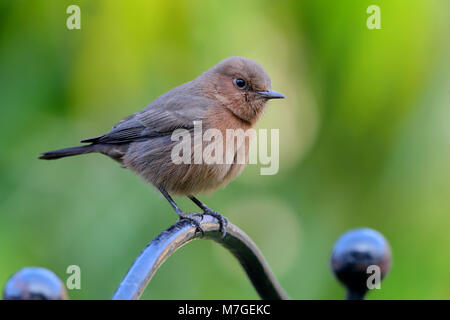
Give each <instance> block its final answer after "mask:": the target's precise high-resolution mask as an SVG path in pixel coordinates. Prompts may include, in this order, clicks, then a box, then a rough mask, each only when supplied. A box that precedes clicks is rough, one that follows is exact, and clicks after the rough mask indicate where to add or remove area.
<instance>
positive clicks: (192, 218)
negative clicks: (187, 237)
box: [178, 213, 205, 237]
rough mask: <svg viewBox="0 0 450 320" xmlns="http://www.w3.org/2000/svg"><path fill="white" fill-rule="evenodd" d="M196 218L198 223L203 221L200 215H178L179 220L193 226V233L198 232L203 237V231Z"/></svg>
mask: <svg viewBox="0 0 450 320" xmlns="http://www.w3.org/2000/svg"><path fill="white" fill-rule="evenodd" d="M196 217H200V221H202V220H203V214H202V213H178V218H179V220H188V221H191V222H192V223H193V224H194V225H195V232H197V231H200V232H201V234H202V237H203V236H204V235H205V230H204V229H203V227H202V226H201V224H200V222H199V221H198V220H197V219H196Z"/></svg>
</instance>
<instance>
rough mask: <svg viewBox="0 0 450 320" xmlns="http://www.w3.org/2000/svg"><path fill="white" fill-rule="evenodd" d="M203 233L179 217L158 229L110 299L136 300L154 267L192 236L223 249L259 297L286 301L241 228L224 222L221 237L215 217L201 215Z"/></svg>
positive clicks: (258, 252)
mask: <svg viewBox="0 0 450 320" xmlns="http://www.w3.org/2000/svg"><path fill="white" fill-rule="evenodd" d="M201 226H202V228H203V229H204V231H205V234H204V236H203V237H202V235H201V234H200V233H199V232H197V233H196V232H195V226H194V224H193V222H192V221H187V220H180V221H178V222H177V223H175V224H174V225H172V226H170V227H169V228H168V229H166V230H165V231H163V232H161V233H160V234H159V235H158V236H157V237H156V238H155V239H154V240H153V241H151V242H150V243H149V244H148V245H147V247H145V248H144V250H142V252H141V253H140V255H139V256H138V257H137V258H136V260H135V261H134V263H133V265H132V266H131V268H130V270H128V273H127V274H126V275H125V277H124V279H123V280H122V282H121V283H120V285H119V287H118V288H117V290H116V292H115V293H114V295H113V296H112V299H113V300H136V299H139V298H140V297H141V295H142V293H143V292H144V290H145V288H146V287H147V285H148V283H149V282H150V280H151V278H152V277H153V275H154V274H155V273H156V271H157V270H158V268H159V267H160V266H161V265H162V264H163V263H164V261H166V260H167V258H169V257H170V256H171V255H172V254H173V253H174V252H175V251H177V250H178V249H179V248H181V247H182V246H183V245H185V244H187V243H188V242H190V241H192V240H195V239H210V240H214V241H215V242H217V243H219V244H221V245H222V246H224V247H225V248H227V249H228V250H229V251H230V252H231V253H232V254H233V255H234V256H235V257H236V259H237V260H238V261H239V263H240V264H241V266H242V267H243V268H244V270H245V272H246V273H247V276H248V277H249V279H250V281H251V282H252V284H253V286H254V288H255V290H256V291H257V292H258V294H259V296H260V297H261V298H262V299H271V300H281V299H282V300H286V299H289V297H288V295H287V294H286V293H285V292H284V290H283V289H282V288H281V286H280V284H279V283H278V281H277V280H276V278H275V276H274V274H273V272H272V271H271V270H270V267H269V265H268V264H267V262H266V260H265V259H264V257H263V255H262V253H261V251H260V250H259V249H258V247H257V246H256V244H255V243H254V242H253V241H252V240H251V239H250V237H249V236H248V235H246V234H245V233H244V232H243V231H242V230H241V229H239V228H238V227H236V226H235V225H233V224H232V223H228V226H227V234H226V236H225V237H224V238H222V234H221V233H220V232H219V224H218V222H217V220H216V219H215V218H213V217H211V216H208V215H205V216H204V217H203V220H202V221H201Z"/></svg>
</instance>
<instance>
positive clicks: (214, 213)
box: [188, 195, 228, 238]
mask: <svg viewBox="0 0 450 320" xmlns="http://www.w3.org/2000/svg"><path fill="white" fill-rule="evenodd" d="M188 198H189V199H191V200H192V201H193V202H194V203H195V204H196V205H197V206H198V207H199V208H200V209H202V210H203V214H207V215H210V216H213V217H214V218H216V219H217V220H219V226H220V229H219V230H220V232H222V238H223V237H225V235H226V234H227V224H228V220H227V218H225V217H224V216H222V215H221V214H220V213H218V212H217V211H214V210H212V209H210V208H208V207H207V206H206V205H205V204H204V203H203V202H201V201H200V200H198V199H197V198H196V197H194V196H192V195H190V196H188Z"/></svg>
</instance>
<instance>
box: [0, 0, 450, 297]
mask: <svg viewBox="0 0 450 320" xmlns="http://www.w3.org/2000/svg"><path fill="white" fill-rule="evenodd" d="M71 4H77V5H79V6H80V8H81V27H82V28H81V30H68V29H67V28H66V19H67V17H68V14H66V8H67V7H68V6H69V5H71ZM371 4H377V5H379V6H380V8H381V26H382V29H381V30H369V29H368V28H367V27H366V20H367V18H368V16H369V15H368V14H367V13H366V9H367V7H368V6H369V5H371ZM449 26H450V3H449V1H446V0H441V1H439V0H432V1H425V0H423V1H413V0H408V1H406V0H404V1H401V0H396V1H387V0H385V1H380V0H370V1H363V0H355V1H331V0H330V1H317V0H310V1H297V0H292V1H268V0H267V1H234V0H233V1H144V0H143V1H107V0H103V1H100V0H98V1H76V0H70V1H68V0H61V1H53V0H41V1H35V0H33V1H31V0H26V1H25V0H2V1H1V2H0V101H1V116H0V145H1V149H0V150H1V157H0V288H2V287H3V285H4V283H5V282H6V280H7V279H8V277H9V276H10V275H11V274H13V273H14V272H15V271H17V270H18V269H20V268H22V267H24V266H43V267H46V268H49V269H51V270H53V271H54V272H55V273H56V274H58V275H59V276H60V277H61V278H62V279H64V280H65V279H67V277H68V275H67V274H66V273H65V271H66V268H67V266H68V265H71V264H76V265H79V266H80V267H81V273H82V279H81V280H82V281H81V290H72V291H70V292H69V295H70V296H71V298H72V299H94V298H96V299H106V298H110V297H111V295H112V294H113V292H114V290H115V288H116V287H117V286H118V284H119V282H120V281H121V279H122V277H123V276H124V274H125V273H126V271H127V270H128V268H129V267H130V265H131V263H132V262H133V260H134V258H135V257H136V256H137V254H138V253H139V252H140V251H141V250H142V249H143V248H144V246H145V245H146V244H147V243H148V242H149V241H150V240H151V239H152V238H154V237H155V236H156V235H157V234H158V233H159V232H160V231H162V230H163V229H165V228H166V227H168V226H169V225H170V224H172V223H174V222H175V220H176V216H175V214H174V213H173V212H172V210H171V208H170V207H169V205H168V203H167V202H166V201H165V200H164V199H163V198H162V196H160V195H159V194H158V193H157V192H155V191H154V190H153V189H152V188H151V187H150V186H148V185H147V184H145V183H144V182H143V181H142V180H141V179H140V178H138V177H136V176H135V175H133V174H132V173H131V172H129V171H127V170H123V169H121V168H120V167H119V166H118V165H117V163H115V162H113V161H111V160H110V159H108V158H106V157H104V156H102V155H89V156H84V157H76V158H70V159H64V160H59V161H55V162H45V161H38V160H37V156H38V155H39V153H41V152H43V151H48V150H51V149H56V148H60V147H66V146H72V145H77V143H78V141H79V140H81V139H82V138H87V137H91V136H95V135H98V134H102V133H104V132H106V131H108V130H109V129H110V128H111V126H112V125H113V124H115V123H116V122H117V121H118V120H120V119H122V118H123V117H125V116H127V115H129V114H131V113H134V112H136V111H138V110H140V109H142V108H143V107H144V106H145V105H146V104H147V103H148V102H150V101H151V100H153V99H154V98H156V97H157V96H159V95H160V94H162V93H164V92H165V91H167V90H169V89H171V88H172V87H174V86H176V85H178V84H181V83H183V82H186V81H188V80H191V79H193V78H194V77H196V76H197V75H199V74H200V73H201V72H203V71H204V70H206V69H208V68H210V67H212V66H213V65H214V64H216V63H217V62H218V61H220V60H222V59H223V58H226V57H228V56H231V55H241V56H244V57H248V58H251V59H254V60H256V61H258V62H260V63H261V64H262V65H263V66H264V67H265V69H266V70H267V72H268V73H269V74H270V76H271V78H272V83H273V89H274V90H277V91H280V92H283V93H284V94H285V95H286V96H287V97H288V99H287V100H285V101H274V102H271V103H270V105H269V108H268V110H267V112H266V114H265V115H264V117H263V119H262V121H261V122H260V123H259V125H258V128H267V129H271V128H274V129H280V170H279V173H278V174H277V175H274V176H261V175H259V167H258V166H257V165H253V166H249V167H248V168H247V169H246V170H245V171H244V173H243V174H242V175H241V176H240V177H239V178H238V179H236V180H235V181H234V182H232V183H231V184H230V185H229V186H227V187H226V188H224V189H223V190H220V191H219V192H217V193H215V194H213V195H206V196H203V197H200V199H202V200H204V201H205V202H206V203H207V204H208V205H209V206H210V207H212V208H215V209H216V210H218V211H219V212H221V213H223V214H224V215H225V216H227V217H228V218H229V219H230V220H231V221H232V222H233V223H235V224H237V225H238V226H240V227H241V228H242V229H243V230H245V231H246V232H247V233H248V234H249V235H250V236H251V237H252V238H253V239H254V240H255V242H256V243H257V244H258V246H259V247H260V249H261V250H262V252H263V253H264V254H265V256H266V258H267V259H268V261H269V264H270V265H271V266H272V268H273V270H274V272H275V274H276V275H277V277H278V278H279V280H280V282H281V284H282V285H283V286H284V287H285V289H286V291H287V292H288V293H289V294H290V295H291V296H292V297H293V298H297V299H341V298H343V297H344V290H343V288H342V287H341V286H340V285H339V284H338V283H337V282H336V281H335V279H334V278H333V275H332V274H331V272H330V267H329V256H330V253H331V250H332V247H333V243H334V242H335V240H336V239H337V238H338V237H339V236H340V235H341V234H342V233H343V232H345V231H347V230H349V229H353V228H356V227H361V226H367V227H371V228H375V229H377V230H379V231H380V232H382V233H383V234H384V235H385V236H386V237H387V239H388V240H389V242H390V244H391V246H392V250H393V267H392V271H391V273H390V274H389V275H388V276H387V278H386V279H385V281H384V282H383V284H382V290H378V291H374V292H371V293H370V294H369V296H368V297H369V298H371V299H449V298H450V277H449V270H450V252H449V245H450V232H449V228H450V125H449V124H450V38H449V32H450V28H449ZM178 202H179V204H180V205H181V206H182V207H183V208H185V209H186V210H194V209H195V207H194V206H193V205H192V204H191V203H190V201H188V200H185V199H178ZM143 298H145V299H166V298H167V299H184V298H189V299H204V298H205V299H206V298H208V299H253V298H257V295H256V293H255V292H254V290H253V288H252V286H251V284H250V282H249V281H248V280H247V279H246V276H245V274H244V272H243V271H242V270H241V268H240V266H239V264H238V263H237V262H236V261H235V260H234V258H233V257H232V256H231V255H230V254H229V253H227V252H226V251H225V250H224V249H222V248H221V247H219V246H218V245H216V244H215V243H211V242H208V241H196V242H194V243H191V244H190V245H188V246H186V247H184V248H182V249H181V250H180V251H179V252H177V253H176V254H175V255H174V256H172V257H171V258H170V259H169V260H168V261H167V262H166V264H165V265H163V267H162V268H161V269H160V270H159V272H158V273H157V274H156V276H155V277H154V279H153V280H152V282H151V284H150V286H149V288H148V289H147V291H146V292H145V294H144V296H143Z"/></svg>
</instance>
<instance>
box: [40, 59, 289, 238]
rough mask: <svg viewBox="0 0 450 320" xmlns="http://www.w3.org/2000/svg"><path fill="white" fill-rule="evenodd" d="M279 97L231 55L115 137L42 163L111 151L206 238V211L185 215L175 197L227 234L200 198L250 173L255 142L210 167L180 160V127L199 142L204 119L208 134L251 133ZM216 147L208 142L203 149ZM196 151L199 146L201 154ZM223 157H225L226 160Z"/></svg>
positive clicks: (249, 65)
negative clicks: (197, 127)
mask: <svg viewBox="0 0 450 320" xmlns="http://www.w3.org/2000/svg"><path fill="white" fill-rule="evenodd" d="M279 98H285V97H284V96H283V95H282V94H281V93H278V92H275V91H271V81H270V78H269V76H268V75H267V73H266V72H265V71H264V69H263V67H262V66H261V65H260V64H258V63H256V62H254V61H252V60H249V59H246V58H242V57H230V58H227V59H225V60H223V61H221V62H219V63H218V64H217V65H216V66H214V67H213V68H211V69H209V70H208V71H206V72H204V73H203V74H201V75H200V76H198V77H197V78H196V79H194V80H192V81H190V82H187V83H184V84H182V85H180V86H178V87H176V88H174V89H172V90H170V91H168V92H166V93H165V94H163V95H162V96H160V97H158V98H157V99H155V100H154V101H152V102H151V103H150V104H149V105H148V106H147V107H146V108H145V109H143V110H142V111H139V112H137V113H135V114H132V115H130V116H128V117H126V118H125V119H123V120H121V121H120V122H119V123H118V124H117V125H115V126H114V127H113V129H112V130H111V131H110V132H108V133H106V134H104V135H101V136H98V137H94V138H90V139H86V140H82V141H81V142H82V143H89V144H88V145H83V146H78V147H73V148H66V149H60V150H55V151H50V152H46V153H43V154H41V155H40V157H39V158H40V159H46V160H52V159H59V158H63V157H68V156H74V155H79V154H86V153H92V152H99V153H102V154H105V155H107V156H109V157H110V158H112V159H114V160H116V161H118V162H119V163H120V164H121V165H122V166H123V167H125V168H128V169H130V170H132V171H134V172H135V173H137V174H138V175H139V176H141V177H142V178H143V179H144V180H146V181H148V182H150V183H151V184H153V185H154V186H155V187H156V188H158V189H159V191H160V192H161V193H162V194H163V195H164V197H165V198H166V199H167V200H168V201H169V203H170V205H171V206H172V207H173V209H174V210H175V212H176V213H177V215H178V216H179V218H180V219H188V220H191V221H193V222H194V224H195V225H196V226H197V229H198V230H200V231H201V232H202V233H203V229H202V228H201V227H200V224H199V222H198V221H197V219H195V218H194V216H198V215H200V216H202V214H198V213H185V212H183V211H182V210H181V209H180V208H179V207H178V206H177V204H176V203H175V202H174V201H173V199H172V197H171V196H170V194H175V195H180V196H188V197H189V198H190V199H191V200H192V201H193V202H194V203H195V204H196V205H197V206H198V207H200V209H202V210H203V214H208V215H211V216H214V217H216V218H217V219H218V220H219V223H220V231H221V232H222V234H223V236H224V235H225V233H226V224H227V220H226V219H225V218H224V217H223V216H222V215H220V214H219V213H218V212H216V211H214V210H211V209H210V208H208V207H207V206H206V205H205V204H203V203H202V202H201V201H199V200H198V199H197V198H195V197H194V195H195V194H198V193H201V192H211V191H214V190H216V189H218V188H219V187H221V186H224V185H226V184H227V183H228V182H230V181H231V180H232V179H233V178H235V177H236V176H237V175H239V174H240V173H241V172H242V170H243V169H244V167H245V163H246V160H247V158H248V148H249V143H250V138H248V139H247V138H246V139H245V140H244V143H241V144H240V145H237V146H236V147H235V148H234V149H232V150H231V151H230V150H229V149H227V150H226V152H232V153H233V154H232V157H231V158H232V159H233V160H232V161H231V162H227V161H222V162H219V161H217V162H216V163H210V162H208V161H206V160H207V159H205V161H204V162H202V163H192V162H194V161H192V162H191V163H174V161H172V149H173V148H174V146H175V145H176V144H177V143H178V142H177V141H176V140H175V141H174V139H173V138H172V135H173V133H174V132H176V130H177V129H184V130H187V132H188V133H189V134H190V135H191V136H192V137H194V121H201V123H202V129H203V130H204V131H206V130H208V129H217V130H218V131H219V132H220V133H222V134H223V136H224V137H226V131H227V129H234V130H236V129H243V130H244V131H246V130H248V129H250V128H252V127H253V126H254V125H255V123H256V122H257V121H258V119H259V118H260V117H261V115H262V113H263V111H264V109H265V106H266V102H267V101H268V100H269V99H279ZM233 139H235V138H234V137H233ZM193 141H195V137H194V138H193ZM226 141H227V139H226V138H225V139H224V140H223V141H222V143H223V148H224V149H226V145H227V142H226ZM209 143H212V142H211V141H209ZM209 143H208V142H205V141H201V144H200V147H203V148H204V147H206V146H207V145H209ZM233 143H234V141H233ZM196 147H198V146H196V145H194V149H195V148H196ZM194 152H195V151H194ZM226 152H225V153H226ZM238 152H243V153H244V155H245V161H244V162H242V161H237V157H236V155H237V154H238ZM190 159H193V155H191V156H190ZM221 159H225V155H223V156H222V158H221Z"/></svg>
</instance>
